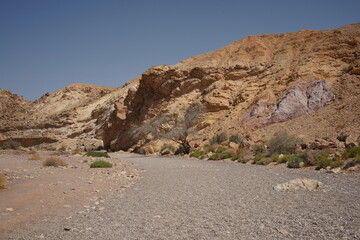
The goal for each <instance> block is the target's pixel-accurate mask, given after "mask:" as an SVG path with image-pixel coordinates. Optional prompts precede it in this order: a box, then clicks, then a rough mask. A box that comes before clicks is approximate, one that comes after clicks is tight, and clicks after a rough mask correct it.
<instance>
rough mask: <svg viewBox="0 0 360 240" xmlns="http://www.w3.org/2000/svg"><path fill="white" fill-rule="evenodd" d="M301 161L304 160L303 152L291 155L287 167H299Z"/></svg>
mask: <svg viewBox="0 0 360 240" xmlns="http://www.w3.org/2000/svg"><path fill="white" fill-rule="evenodd" d="M301 162H304V155H303V154H296V155H293V156H291V158H290V159H289V160H288V162H287V167H288V168H299V167H300V163H301Z"/></svg>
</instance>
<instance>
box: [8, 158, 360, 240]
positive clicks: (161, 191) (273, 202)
mask: <svg viewBox="0 0 360 240" xmlns="http://www.w3.org/2000/svg"><path fill="white" fill-rule="evenodd" d="M113 156H118V157H119V158H121V159H124V160H127V161H130V162H132V163H134V164H135V165H136V166H137V168H138V169H140V170H142V171H140V176H141V177H140V179H138V180H136V181H135V184H134V185H132V186H131V187H130V188H128V189H127V190H126V191H122V192H110V193H109V194H108V195H107V196H106V197H105V198H104V199H103V202H101V203H100V202H99V206H101V209H100V207H98V208H96V209H94V210H93V211H88V212H86V211H84V212H83V213H80V214H75V215H74V216H72V217H71V218H68V219H61V218H56V217H54V218H52V219H48V221H46V222H34V223H32V224H29V225H27V226H26V228H21V229H20V228H19V229H14V230H13V231H12V232H11V233H10V234H9V235H8V236H7V237H8V238H7V239H37V238H39V239H41V238H43V239H69V240H70V239H87V240H90V239H360V175H359V174H343V173H339V174H327V173H320V172H317V171H314V170H307V169H304V170H302V169H288V168H286V167H283V166H256V165H246V164H240V163H234V162H216V161H201V160H195V159H186V158H175V157H174V158H168V157H144V156H138V155H129V154H128V155H124V154H121V155H113ZM295 178H301V179H303V178H309V179H314V180H317V181H320V182H322V185H321V188H320V189H319V190H317V191H305V190H299V191H284V192H279V191H275V190H274V189H273V187H274V186H275V185H277V184H279V183H284V182H287V181H289V180H292V179H295ZM34 236H35V237H34Z"/></svg>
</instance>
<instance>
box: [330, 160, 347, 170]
mask: <svg viewBox="0 0 360 240" xmlns="http://www.w3.org/2000/svg"><path fill="white" fill-rule="evenodd" d="M342 165H344V161H343V160H342V159H340V158H335V159H333V160H332V161H331V163H330V167H331V168H338V167H341V166H342Z"/></svg>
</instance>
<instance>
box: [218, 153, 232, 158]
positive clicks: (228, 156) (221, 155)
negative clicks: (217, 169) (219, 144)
mask: <svg viewBox="0 0 360 240" xmlns="http://www.w3.org/2000/svg"><path fill="white" fill-rule="evenodd" d="M219 158H220V159H228V158H232V155H231V153H229V152H222V153H220V154H219Z"/></svg>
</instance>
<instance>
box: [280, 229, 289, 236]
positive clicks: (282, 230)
mask: <svg viewBox="0 0 360 240" xmlns="http://www.w3.org/2000/svg"><path fill="white" fill-rule="evenodd" d="M277 230H278V232H279V233H281V234H284V235H288V234H289V232H288V231H286V230H285V229H283V228H278V229H277Z"/></svg>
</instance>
